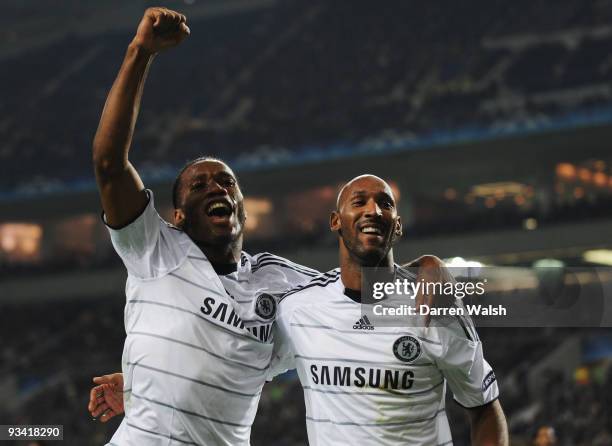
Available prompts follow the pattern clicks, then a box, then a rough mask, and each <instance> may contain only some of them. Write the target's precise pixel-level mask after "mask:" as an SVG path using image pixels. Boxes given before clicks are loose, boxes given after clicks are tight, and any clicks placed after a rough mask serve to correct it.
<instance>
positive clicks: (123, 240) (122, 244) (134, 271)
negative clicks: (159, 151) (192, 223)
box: [103, 189, 187, 279]
mask: <svg viewBox="0 0 612 446" xmlns="http://www.w3.org/2000/svg"><path fill="white" fill-rule="evenodd" d="M147 194H148V195H149V203H148V204H147V206H146V208H145V209H144V211H143V212H142V214H140V215H139V216H138V217H137V218H136V219H135V220H134V221H132V222H131V223H129V224H128V225H126V226H123V227H122V228H119V229H115V228H112V227H110V226H108V225H107V227H108V231H109V232H110V237H111V242H112V244H113V247H114V248H115V251H117V254H119V257H121V260H122V261H123V263H124V265H125V267H126V268H127V271H128V273H129V274H130V275H132V276H134V277H136V278H139V279H152V278H156V277H160V276H162V275H164V274H166V273H168V272H170V271H172V270H173V269H175V268H176V267H177V266H178V265H180V263H181V262H182V261H183V260H184V259H185V257H186V255H187V254H186V253H187V249H186V246H185V243H184V239H185V237H184V236H183V233H182V232H181V231H179V230H178V229H175V228H172V227H171V226H170V225H169V224H168V223H167V222H166V221H165V220H164V219H162V218H161V217H160V216H159V214H158V213H157V211H156V210H155V205H154V199H153V192H152V191H150V190H148V189H147ZM103 220H104V222H105V223H106V219H105V217H104V216H103Z"/></svg>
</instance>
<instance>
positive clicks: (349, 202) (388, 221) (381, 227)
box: [330, 175, 402, 266]
mask: <svg viewBox="0 0 612 446" xmlns="http://www.w3.org/2000/svg"><path fill="white" fill-rule="evenodd" d="M330 225H331V229H332V231H337V232H338V234H339V235H340V238H341V239H342V243H341V244H340V250H341V255H349V256H350V257H352V258H353V259H355V260H356V261H357V262H358V263H359V264H360V265H362V266H376V265H379V264H380V263H381V262H382V261H383V259H385V257H388V256H389V254H390V252H391V247H392V245H393V243H394V242H395V240H396V238H397V237H399V236H400V235H401V234H402V225H401V221H400V217H399V216H398V215H397V207H396V203H395V198H394V197H393V192H392V191H391V188H390V187H389V185H388V184H387V183H386V182H385V181H383V180H382V179H380V178H378V177H376V176H374V175H363V176H360V177H357V178H355V179H353V180H351V181H350V182H349V183H347V184H346V186H344V188H343V189H342V191H341V192H340V195H339V197H338V205H337V210H336V211H335V212H333V213H332V216H331V220H330Z"/></svg>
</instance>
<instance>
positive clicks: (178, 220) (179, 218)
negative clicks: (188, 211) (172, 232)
mask: <svg viewBox="0 0 612 446" xmlns="http://www.w3.org/2000/svg"><path fill="white" fill-rule="evenodd" d="M184 224H185V213H184V212H183V210H182V209H175V210H174V226H176V227H177V228H179V229H183V225H184Z"/></svg>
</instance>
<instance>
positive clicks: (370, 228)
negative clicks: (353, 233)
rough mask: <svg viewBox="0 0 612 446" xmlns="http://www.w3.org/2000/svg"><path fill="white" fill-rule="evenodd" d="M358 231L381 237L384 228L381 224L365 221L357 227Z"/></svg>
mask: <svg viewBox="0 0 612 446" xmlns="http://www.w3.org/2000/svg"><path fill="white" fill-rule="evenodd" d="M359 232H361V233H362V234H367V235H377V236H380V237H382V236H383V235H384V233H385V230H384V228H383V226H382V225H379V224H376V223H365V224H363V225H361V226H360V227H359Z"/></svg>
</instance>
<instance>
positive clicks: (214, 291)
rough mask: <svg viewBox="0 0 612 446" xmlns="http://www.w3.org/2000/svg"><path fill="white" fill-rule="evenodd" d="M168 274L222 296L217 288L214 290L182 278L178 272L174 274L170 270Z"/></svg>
mask: <svg viewBox="0 0 612 446" xmlns="http://www.w3.org/2000/svg"><path fill="white" fill-rule="evenodd" d="M168 275H169V276H172V277H176V278H177V279H179V280H182V281H183V282H185V283H188V284H190V285H193V286H195V287H197V288H200V289H202V290H205V291H209V292H211V293H214V294H216V295H217V296H220V297H223V294H222V293H220V292H219V291H218V290H215V289H213V288H208V287H206V286H204V285H200V284H199V283H196V282H192V281H191V280H189V279H186V278H184V277H181V276H179V275H178V274H176V273H174V272H172V273H168Z"/></svg>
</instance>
